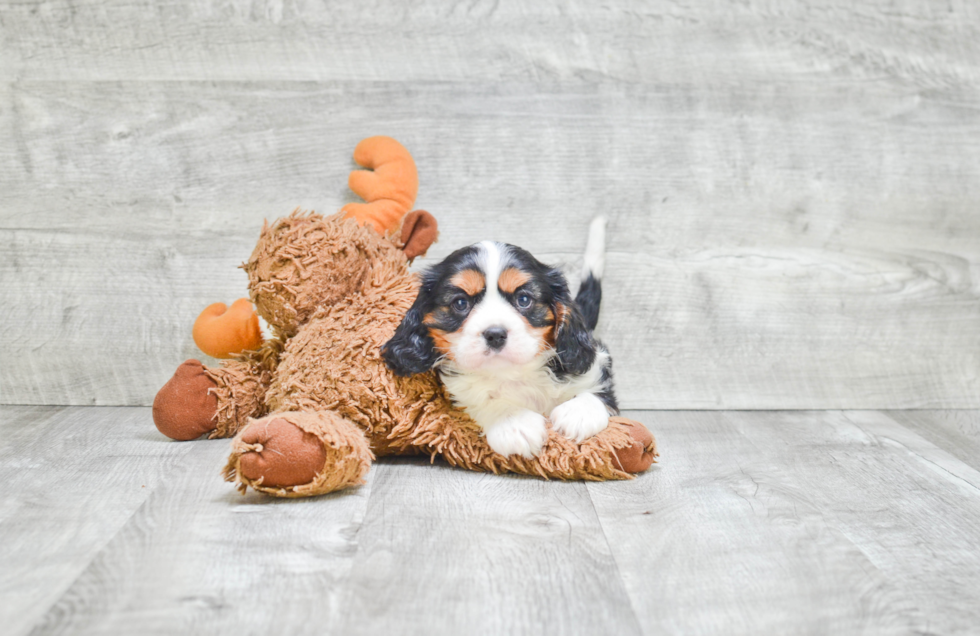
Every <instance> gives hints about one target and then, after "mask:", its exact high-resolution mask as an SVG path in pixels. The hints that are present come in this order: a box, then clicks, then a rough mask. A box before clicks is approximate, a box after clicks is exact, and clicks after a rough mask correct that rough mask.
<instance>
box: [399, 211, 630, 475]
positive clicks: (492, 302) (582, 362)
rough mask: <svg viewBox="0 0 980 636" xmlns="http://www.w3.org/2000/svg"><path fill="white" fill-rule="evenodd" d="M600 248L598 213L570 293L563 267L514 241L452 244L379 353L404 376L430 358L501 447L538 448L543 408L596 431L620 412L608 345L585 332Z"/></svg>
mask: <svg viewBox="0 0 980 636" xmlns="http://www.w3.org/2000/svg"><path fill="white" fill-rule="evenodd" d="M604 251H605V219H603V218H597V219H595V220H594V221H593V222H592V225H591V226H590V228H589V241H588V246H587V248H586V253H585V267H584V268H583V271H582V285H581V287H580V289H579V291H578V295H577V296H576V297H575V299H574V300H572V297H571V295H570V293H569V291H568V283H567V282H566V280H565V277H564V276H563V275H562V273H561V272H560V271H559V270H558V269H555V268H552V267H548V266H547V265H544V264H542V263H541V262H540V261H538V260H537V259H536V258H534V257H533V256H531V255H530V254H529V253H528V252H527V251H525V250H523V249H521V248H519V247H515V246H513V245H506V244H504V243H494V242H491V241H484V242H482V243H477V244H476V245H471V246H469V247H464V248H462V249H459V250H456V251H455V252H453V253H452V254H450V255H449V256H448V257H447V258H446V260H444V261H443V262H441V263H439V264H438V265H435V266H433V267H432V268H430V269H428V270H427V271H426V272H425V273H424V274H423V275H422V287H421V289H420V290H419V295H418V298H416V299H415V303H414V304H413V305H412V308H411V309H410V310H409V311H408V313H407V314H406V315H405V318H404V319H403V320H402V323H401V324H400V325H399V326H398V329H397V330H396V331H395V335H394V337H392V339H391V340H389V341H388V342H387V343H386V344H385V346H384V348H383V351H382V353H383V356H384V359H385V362H386V363H387V364H388V367H389V368H390V369H391V370H392V371H394V372H395V373H396V374H398V375H402V376H408V375H413V374H415V373H422V372H424V371H428V370H429V369H431V368H433V367H435V369H436V370H437V372H438V373H439V374H440V377H441V379H442V381H443V382H444V383H445V385H446V388H447V389H448V391H449V393H450V394H451V395H452V398H453V401H454V402H455V403H456V404H457V405H458V406H460V407H462V408H465V409H466V412H467V414H469V416H470V417H471V418H473V420H475V421H476V423H477V424H479V425H480V427H481V428H482V429H483V431H484V433H485V435H486V437H487V442H488V443H489V445H490V447H491V448H492V449H494V450H495V451H497V452H498V453H500V454H501V455H512V454H518V455H522V456H524V457H528V458H530V457H533V456H534V455H536V454H537V453H538V452H539V451H540V450H541V447H542V446H543V445H544V443H545V440H546V439H547V430H546V428H545V416H548V418H549V419H550V420H551V423H552V425H553V426H554V427H555V429H556V430H558V431H559V432H561V433H563V434H564V435H566V436H567V437H570V438H573V439H575V440H577V441H582V440H584V439H586V438H589V437H591V436H593V435H595V434H596V433H598V432H599V431H601V430H603V429H604V428H606V425H607V423H608V421H609V416H610V415H615V414H617V413H618V408H617V406H616V398H615V396H614V395H613V388H612V374H611V370H610V365H611V362H610V358H609V353H608V352H607V351H606V349H605V348H604V347H603V346H602V345H601V344H600V343H599V342H597V341H596V340H595V338H593V336H592V331H593V330H594V329H595V326H596V322H597V321H598V319H599V301H600V299H601V297H602V290H601V287H600V283H599V281H600V278H601V277H602V265H603V256H604Z"/></svg>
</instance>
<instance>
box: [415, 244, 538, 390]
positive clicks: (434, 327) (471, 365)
mask: <svg viewBox="0 0 980 636" xmlns="http://www.w3.org/2000/svg"><path fill="white" fill-rule="evenodd" d="M549 272H550V270H549V268H547V267H545V266H544V265H543V264H541V263H540V262H539V261H538V260H537V259H535V258H534V257H533V256H531V255H530V254H529V253H527V252H526V251H525V250H523V249H521V248H519V247H514V246H512V245H504V244H501V243H492V242H489V241H485V242H483V243H479V244H477V245H474V246H471V247H468V248H464V249H462V250H459V251H457V252H455V253H453V254H452V255H450V256H449V257H448V258H447V259H446V260H445V261H443V262H442V263H441V264H440V265H437V266H436V267H435V268H434V269H433V270H432V272H431V273H432V274H433V275H436V274H437V280H436V281H435V283H436V284H435V285H433V288H432V292H431V293H430V298H431V302H430V303H429V306H428V307H426V311H425V313H424V314H423V324H425V326H426V327H427V328H428V330H429V335H430V336H431V338H432V341H433V344H434V345H435V348H436V349H437V350H438V351H439V353H440V355H441V356H444V357H445V358H446V359H447V360H451V361H453V362H455V363H456V366H457V367H458V368H460V369H461V370H464V371H473V370H476V369H495V368H500V367H506V366H510V365H521V364H526V363H528V362H530V361H531V360H533V359H534V358H535V357H537V356H538V355H539V354H541V353H543V352H545V351H546V350H548V349H550V348H551V347H552V346H553V345H554V330H555V309H554V303H555V294H554V290H553V289H552V288H551V285H550V283H549V280H548V274H549Z"/></svg>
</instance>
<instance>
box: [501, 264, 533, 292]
mask: <svg viewBox="0 0 980 636" xmlns="http://www.w3.org/2000/svg"><path fill="white" fill-rule="evenodd" d="M529 280H531V277H530V276H528V275H527V274H526V273H525V272H522V271H521V270H519V269H517V268H516V267H508V268H507V269H505V270H504V271H502V272H500V278H498V279H497V287H499V288H500V291H502V292H504V293H505V294H513V293H514V292H515V291H517V288H518V287H520V286H521V285H523V284H524V283H526V282H527V281H529Z"/></svg>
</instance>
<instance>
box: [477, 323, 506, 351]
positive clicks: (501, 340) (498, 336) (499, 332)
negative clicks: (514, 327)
mask: <svg viewBox="0 0 980 636" xmlns="http://www.w3.org/2000/svg"><path fill="white" fill-rule="evenodd" d="M483 339H484V340H486V341H487V346H488V347H490V348H491V349H493V350H494V351H500V350H501V349H503V348H504V345H505V344H507V330H506V329H504V328H503V327H490V328H489V329H487V330H486V331H484V332H483Z"/></svg>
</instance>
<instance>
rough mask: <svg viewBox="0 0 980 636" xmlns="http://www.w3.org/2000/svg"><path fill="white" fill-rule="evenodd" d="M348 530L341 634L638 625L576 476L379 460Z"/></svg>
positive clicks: (621, 630) (625, 629)
mask: <svg viewBox="0 0 980 636" xmlns="http://www.w3.org/2000/svg"><path fill="white" fill-rule="evenodd" d="M434 507H435V508H437V509H438V510H439V511H440V512H439V513H438V514H437V515H432V514H429V513H428V512H427V511H430V510H432V509H433V508H434ZM357 541H358V551H357V555H356V557H355V559H354V564H353V566H352V568H351V572H352V574H351V577H350V580H349V581H348V583H347V590H346V594H345V596H344V601H343V604H342V606H343V607H344V608H345V609H344V612H343V620H342V621H341V623H340V624H339V625H338V632H337V633H340V634H383V633H391V632H393V631H408V632H413V631H424V632H425V633H427V634H460V633H467V634H470V633H472V634H640V633H641V630H640V625H639V624H638V623H637V621H636V616H635V615H634V612H633V610H632V608H631V607H630V604H629V599H628V598H627V595H626V592H625V590H624V589H623V586H622V582H621V581H620V578H619V574H618V572H617V570H616V565H615V563H614V561H613V560H612V557H611V556H610V552H609V546H608V544H607V543H606V538H605V536H604V535H603V533H602V528H601V526H600V525H599V520H598V519H597V518H596V515H595V511H594V510H593V509H592V503H591V501H590V500H589V495H588V491H587V490H586V488H585V485H584V484H582V483H550V482H544V481H541V480H537V479H532V478H521V477H501V476H496V475H484V474H479V473H471V472H466V471H460V470H457V469H453V468H449V467H447V466H445V465H437V466H430V465H428V462H427V461H425V460H421V459H419V460H414V461H399V462H397V463H393V462H384V463H381V464H379V465H378V467H377V468H376V476H375V481H374V488H373V490H372V493H371V499H370V502H369V505H368V511H367V514H366V515H365V518H364V523H363V525H362V526H361V530H360V531H359V532H358V535H357Z"/></svg>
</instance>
